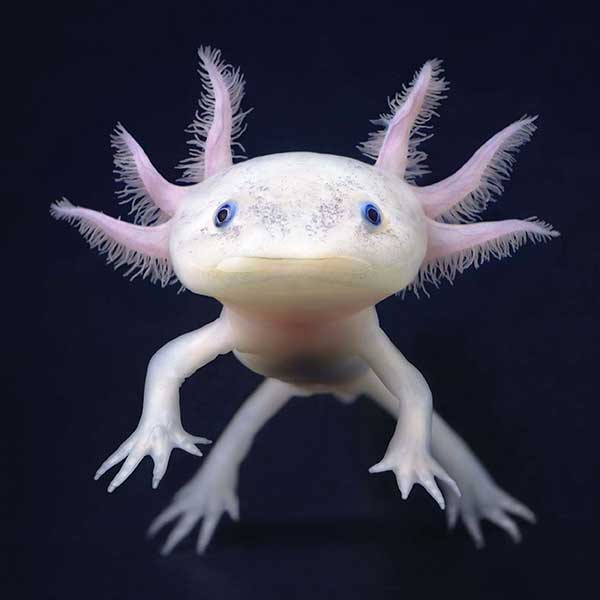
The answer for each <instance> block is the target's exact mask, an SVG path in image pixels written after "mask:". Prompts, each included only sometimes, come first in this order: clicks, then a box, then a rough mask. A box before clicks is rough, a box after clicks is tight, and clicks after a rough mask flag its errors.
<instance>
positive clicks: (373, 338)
mask: <svg viewBox="0 0 600 600" xmlns="http://www.w3.org/2000/svg"><path fill="white" fill-rule="evenodd" d="M199 55H200V62H201V67H202V71H201V73H202V75H203V81H204V92H203V96H202V99H201V101H200V108H201V110H200V111H199V113H198V114H197V115H196V118H195V119H194V121H193V123H192V125H191V128H190V130H191V132H192V134H193V139H192V140H191V153H190V154H191V155H190V157H189V158H188V159H186V161H184V163H183V165H182V167H183V168H184V169H185V171H184V176H183V180H184V181H185V182H187V183H188V184H191V185H175V184H172V183H169V182H167V181H166V180H165V179H164V178H163V177H162V176H161V175H160V174H159V173H158V172H157V171H156V170H155V169H154V167H153V166H152V164H151V162H150V160H149V159H148V157H147V156H146V154H145V153H144V151H143V150H142V149H141V147H140V146H139V145H138V144H137V142H136V141H135V140H134V139H133V137H132V136H131V135H130V134H129V133H128V132H127V131H126V130H125V129H124V128H123V127H122V126H120V125H119V126H118V127H117V129H116V131H115V134H114V136H113V138H112V139H113V145H114V147H115V150H116V154H115V165H116V167H117V171H118V173H119V174H120V176H119V180H120V181H123V182H124V183H125V187H124V189H123V190H122V192H121V193H122V194H123V196H124V198H125V201H127V202H130V207H131V212H132V214H133V215H134V223H129V222H126V221H122V220H120V219H113V218H112V217H109V216H107V215H104V214H103V213H99V212H96V211H93V210H89V209H85V208H80V207H75V206H73V205H71V204H70V203H69V202H67V201H66V200H62V201H60V202H58V203H56V204H54V205H53V206H52V208H51V212H52V214H53V215H54V216H55V217H57V218H62V219H67V220H68V221H70V222H71V223H73V224H75V225H76V226H78V228H79V230H80V232H81V233H82V234H83V235H84V236H85V237H86V239H87V240H88V242H89V243H90V245H91V246H92V247H94V248H97V249H98V250H99V251H100V252H101V253H104V254H106V256H107V258H108V261H109V262H111V263H114V264H115V265H116V266H123V265H124V266H126V267H128V268H127V271H126V273H127V274H132V275H134V276H135V275H142V276H143V277H149V278H151V279H152V280H153V281H155V282H159V283H161V284H162V285H163V286H165V285H167V284H169V283H175V282H179V283H180V284H181V286H182V287H183V288H185V289H187V290H190V291H192V292H194V293H197V294H203V295H206V296H211V297H213V298H216V299H217V300H218V301H219V302H220V303H221V304H222V306H223V309H222V312H221V314H220V316H219V318H218V319H217V320H216V321H214V322H212V323H210V324H208V325H206V326H204V327H202V328H201V329H198V330H197V331H192V332H191V333H187V334H185V335H182V336H180V337H178V338H176V339H175V340H173V341H171V342H169V343H168V344H166V345H165V346H164V347H162V348H161V349H160V350H158V352H156V354H155V355H154V356H153V357H152V359H151V360H150V363H149V366H148V370H147V375H146V383H145V389H144V403H143V410H142V416H141V419H140V422H139V425H138V426H137V428H136V429H135V431H134V432H133V433H132V434H131V435H130V436H129V437H128V438H127V439H126V440H125V442H124V443H123V444H122V445H121V446H120V447H119V448H118V449H117V450H116V452H114V453H113V454H112V455H111V456H110V457H109V458H108V459H107V460H106V461H105V462H104V463H103V464H102V465H101V467H100V468H99V469H98V471H97V473H96V478H98V477H100V476H101V475H102V474H104V473H105V472H106V471H107V470H108V469H110V468H112V467H113V466H115V465H116V464H117V463H119V462H121V461H123V460H124V464H123V465H122V466H121V468H120V470H119V471H118V473H117V474H116V476H115V477H114V478H113V480H112V482H111V483H110V485H109V488H108V490H109V491H113V490H114V489H115V488H116V487H117V486H119V485H121V484H122V483H123V482H124V481H125V479H126V478H127V477H129V475H130V474H131V473H132V471H133V470H134V469H135V467H136V466H137V465H138V463H139V462H140V461H141V460H142V458H143V457H144V456H146V455H150V456H151V457H152V459H153V460H154V472H153V487H156V486H157V485H158V483H159V482H160V480H161V478H162V477H163V475H164V474H165V472H166V469H167V463H168V461H169V456H170V453H171V451H172V449H173V448H176V447H177V448H181V449H183V450H186V451H187V452H189V453H191V454H194V455H197V456H201V455H202V454H201V452H200V450H199V449H198V448H197V446H196V444H201V443H208V440H206V439H204V438H201V437H196V436H193V435H190V434H189V433H187V432H186V431H185V430H184V429H183V426H182V423H181V418H180V409H179V388H180V386H181V384H182V383H183V381H184V380H185V379H186V378H187V377H189V376H190V375H191V374H192V373H193V372H194V371H196V370H197V369H199V368H200V367H202V366H204V365H206V364H207V363H209V362H210V361H212V360H214V359H215V358H217V357H218V356H219V355H222V354H226V353H229V352H233V353H234V354H235V356H236V357H237V358H238V359H239V361H240V362H241V363H242V364H244V365H245V366H246V367H248V368H249V369H251V370H252V371H254V372H256V373H259V374H260V375H263V376H264V377H265V379H264V382H263V383H262V384H261V385H260V386H259V387H258V388H257V389H256V391H255V392H254V393H253V394H252V395H251V396H250V397H249V398H248V399H247V400H246V401H245V403H244V404H243V405H242V407H241V408H240V409H239V411H238V412H237V414H236V415H235V416H234V418H233V420H232V422H231V423H230V424H229V426H228V427H227V428H226V430H225V431H224V433H223V434H222V436H221V437H220V439H219V440H218V442H217V443H216V445H215V447H214V449H213V450H212V452H211V453H210V454H209V456H208V458H207V459H206V461H205V463H204V464H203V466H202V468H201V469H200V471H199V472H198V474H197V475H196V476H195V477H194V478H193V479H192V480H191V481H190V482H189V483H188V484H187V485H186V486H184V488H183V489H182V490H181V491H180V492H179V493H178V494H177V495H176V496H175V498H174V500H173V503H172V504H171V505H170V506H169V507H168V508H167V509H166V510H165V511H164V512H163V513H162V514H161V515H159V516H158V518H157V519H156V520H155V521H154V523H153V524H152V526H151V528H150V531H151V533H155V532H156V531H158V530H159V529H160V528H161V527H163V526H164V525H166V524H167V523H169V522H171V521H174V520H176V519H177V524H176V525H175V527H174V528H173V530H172V531H171V533H170V535H169V536H168V538H167V541H166V543H165V545H164V547H163V552H164V553H168V552H170V551H171V550H172V549H173V547H174V546H175V545H176V544H177V543H179V542H180V541H181V539H183V537H184V536H185V535H187V534H188V533H189V532H190V531H191V529H192V528H193V527H194V525H195V524H196V523H197V522H198V521H199V520H200V519H203V521H202V526H201V529H200V534H199V537H198V544H197V548H198V550H199V551H204V549H205V548H206V546H207V544H208V543H209V541H210V539H211V537H212V535H213V533H214V531H215V528H216V526H217V524H218V521H219V519H220V517H221V516H222V515H223V514H224V513H225V512H227V513H228V514H229V515H230V516H231V517H232V518H234V519H237V518H238V517H239V505H238V497H237V480H238V469H239V466H240V464H241V462H242V461H243V459H244V457H245V456H246V454H247V452H248V450H249V448H250V446H251V444H252V441H253V439H254V437H255V435H256V434H257V432H258V431H259V430H260V428H261V427H262V426H263V425H264V423H265V422H266V421H267V420H268V419H269V418H270V417H271V416H273V415H274V414H275V413H276V412H277V411H279V410H280V409H281V408H282V407H283V406H284V405H285V404H286V402H287V401H288V400H289V399H290V398H291V397H294V396H309V395H311V394H314V393H323V392H325V393H331V394H333V395H334V396H335V397H337V398H339V399H341V400H343V401H351V400H352V399H354V398H356V397H357V396H359V395H361V394H366V395H367V396H369V397H371V398H372V399H373V400H375V401H376V402H377V403H378V404H380V405H381V406H382V407H383V408H384V409H385V410H387V411H388V412H389V413H390V414H391V415H393V416H394V417H395V418H396V419H397V424H396V429H395V432H394V434H393V436H392V439H391V441H390V443H389V446H388V448H387V451H386V453H385V455H384V457H383V458H382V459H381V460H380V461H379V462H378V463H377V464H375V465H374V466H373V467H371V469H370V472H372V473H379V472H382V471H393V473H394V474H395V476H396V479H397V482H398V486H399V488H400V492H401V495H402V497H403V498H406V497H407V496H408V494H409V492H410V490H411V488H412V487H413V485H414V484H415V483H418V484H421V485H422V486H424V487H425V488H426V489H427V491H428V492H429V493H430V494H431V496H432V497H433V498H434V499H435V500H436V502H437V503H438V504H439V506H440V507H441V508H442V509H444V508H445V510H446V513H447V519H448V523H449V525H450V526H454V524H455V523H456V522H457V519H458V517H459V516H460V517H461V518H462V520H463V522H464V524H465V526H466V527H467V529H468V531H469V533H470V535H471V536H472V538H473V539H474V541H475V543H476V545H477V546H482V545H483V543H484V540H483V535H482V531H481V525H480V521H481V520H482V519H484V518H485V519H488V520H490V521H492V522H494V523H495V524H497V525H498V526H500V527H502V528H503V529H505V530H506V531H507V532H508V533H509V534H510V536H511V537H512V538H513V539H514V540H515V541H518V540H519V539H520V531H519V528H518V525H517V523H516V522H515V520H514V518H513V517H514V516H515V515H516V516H519V517H521V518H524V519H526V520H529V521H534V519H535V517H534V514H533V512H532V511H531V510H530V509H529V508H528V507H526V506H525V505H524V504H522V503H521V502H519V501H517V500H516V499H514V498H513V497H511V496H510V495H509V494H508V493H506V492H505V491H504V490H502V489H501V488H500V487H499V486H498V485H497V484H496V483H495V482H494V480H493V479H492V477H491V476H490V475H489V474H488V472H487V471H486V469H485V468H484V467H483V466H482V465H481V463H480V462H479V461H478V460H477V458H476V457H475V456H474V455H473V453H472V452H471V450H470V449H469V448H468V447H467V445H466V444H465V443H464V442H463V441H462V440H461V438H460V437H459V436H458V435H457V434H456V433H454V432H453V431H452V430H451V429H450V427H449V426H448V425H447V424H446V423H445V422H444V421H443V420H442V419H441V418H440V417H439V416H438V415H437V414H436V413H435V412H433V410H432V395H431V392H430V390H429V387H428V385H427V383H426V381H425V379H424V378H423V376H422V375H421V374H420V373H419V371H418V370H417V369H416V368H415V367H414V366H413V365H412V364H410V363H409V362H408V360H407V359H406V358H405V357H404V356H403V355H402V354H401V353H400V351H399V350H398V349H397V348H396V347H395V346H394V344H393V343H392V342H391V341H390V339H389V338H388V336H387V335H386V334H385V333H384V332H383V330H382V329H381V327H380V325H379V321H378V317H377V313H376V310H375V305H376V304H377V303H378V302H380V301H381V300H383V299H385V298H387V297H388V296H391V295H393V294H395V293H398V292H401V291H404V290H407V289H413V290H415V291H416V292H419V291H420V290H421V291H422V290H424V289H425V286H426V285H427V284H437V283H438V282H439V281H440V280H441V279H444V278H445V279H449V280H453V278H454V277H455V275H456V274H457V273H460V272H462V271H463V270H464V269H466V268H467V267H469V266H475V267H477V266H478V265H480V264H481V263H482V262H484V261H486V260H487V259H488V258H489V257H490V256H495V257H498V258H501V257H504V256H507V255H509V254H510V253H511V252H512V251H513V250H515V249H516V248H517V247H518V246H519V245H521V243H523V242H524V241H526V240H528V239H529V240H534V241H535V240H541V239H547V238H550V237H553V236H555V235H557V232H556V231H555V230H553V229H552V228H551V227H550V226H549V225H547V224H546V223H543V222H541V221H538V220H535V219H527V220H506V221H498V222H470V221H474V220H476V218H477V216H478V213H479V212H481V211H482V210H483V209H484V208H485V207H486V205H487V204H488V202H490V201H491V200H493V199H494V195H495V194H497V193H498V192H501V191H502V181H503V180H504V179H505V178H506V177H507V176H508V173H509V170H510V166H511V164H512V161H513V156H512V153H514V151H516V150H517V149H518V148H519V146H520V145H521V144H523V143H524V142H525V141H527V140H528V139H529V137H530V135H531V133H532V132H533V130H534V128H535V125H534V118H529V117H524V118H522V119H520V120H519V121H516V122H515V123H512V124H511V125H509V126H508V127H506V128H505V129H503V130H502V131H500V132H499V133H498V134H496V135H495V136H494V137H492V138H491V139H490V140H489V141H488V142H486V143H485V144H484V145H483V146H482V147H481V148H480V149H479V150H478V151H477V152H476V153H475V154H474V155H473V156H472V158H471V159H470V160H469V161H468V162H467V163H466V164H465V165H464V166H463V167H462V168H461V169H460V170H459V171H457V172H456V173H454V174H453V175H451V176H450V177H448V178H446V179H444V180H442V181H440V182H438V183H435V184H432V185H429V186H417V185H416V184H415V182H414V179H415V178H416V177H417V176H418V175H420V174H421V173H423V172H425V169H424V166H423V164H422V161H423V159H424V158H425V153H424V152H423V151H422V150H420V149H419V144H420V143H421V142H422V141H423V140H424V139H425V138H426V137H428V136H427V135H426V129H427V127H428V125H427V124H428V122H429V120H430V118H431V117H432V116H433V115H434V114H436V113H435V111H436V108H437V106H438V104H439V101H440V100H441V99H442V98H443V97H444V93H445V91H446V89H447V82H446V81H445V79H443V77H442V73H441V65H440V62H439V61H437V60H434V61H429V62H427V63H426V64H425V65H424V66H423V68H422V69H421V70H420V71H419V72H418V73H417V74H416V75H415V77H414V79H413V81H412V83H411V85H410V86H409V87H407V88H405V89H404V91H403V92H402V93H400V94H398V95H397V96H395V97H394V98H392V100H391V101H390V103H389V104H390V112H389V113H388V114H384V115H382V116H381V118H380V119H379V120H377V121H375V123H376V124H378V125H379V126H380V129H379V130H378V131H376V132H374V133H373V134H372V135H371V137H370V138H369V140H368V141H367V142H365V143H364V144H363V145H362V147H361V149H362V150H363V152H364V153H365V154H366V155H367V156H369V157H371V158H373V159H375V162H374V164H368V163H366V162H363V161H359V160H355V159H351V158H345V157H341V156H333V155H327V154H317V153H310V152H289V153H282V154H275V155H270V156H263V157H258V158H254V159H250V160H246V161H242V162H235V163H234V158H235V156H234V154H233V150H232V149H233V148H235V147H236V144H238V142H236V139H237V137H238V136H239V134H240V133H241V131H242V130H243V121H244V118H245V116H246V114H247V113H246V112H243V111H242V110H241V107H240V103H241V99H242V96H243V92H244V80H243V78H242V76H241V74H240V72H239V70H238V69H234V68H233V67H231V66H230V65H227V64H226V63H225V62H224V61H223V60H222V59H221V56H220V53H219V52H218V51H215V50H211V49H209V48H206V49H201V50H200V53H199ZM436 478H437V480H438V481H439V484H440V487H441V490H440V487H438V483H437V482H436ZM442 491H443V494H442ZM511 515H512V516H511Z"/></svg>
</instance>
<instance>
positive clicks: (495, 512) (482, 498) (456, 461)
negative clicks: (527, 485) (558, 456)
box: [361, 373, 535, 548]
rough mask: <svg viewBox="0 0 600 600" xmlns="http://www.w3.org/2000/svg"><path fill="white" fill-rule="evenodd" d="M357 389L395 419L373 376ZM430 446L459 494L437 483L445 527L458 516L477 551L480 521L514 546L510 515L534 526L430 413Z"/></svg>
mask: <svg viewBox="0 0 600 600" xmlns="http://www.w3.org/2000/svg"><path fill="white" fill-rule="evenodd" d="M361 387H362V390H361V391H362V392H363V393H364V394H366V395H368V396H369V397H371V398H372V399H373V400H375V402H377V403H378V404H379V405H380V406H382V407H383V408H384V409H385V410H386V411H387V412H389V413H390V414H391V415H392V416H394V417H397V415H398V409H399V407H398V401H397V399H396V398H395V397H394V396H393V395H392V394H391V393H390V392H389V391H388V389H387V388H386V387H385V386H384V385H383V383H382V382H381V381H380V380H379V379H378V378H377V377H376V376H375V375H374V374H373V373H370V374H369V375H367V376H366V377H365V378H364V380H363V381H362V382H361ZM431 445H432V454H433V456H434V458H435V460H437V461H438V462H439V463H440V464H441V465H442V466H443V467H444V469H445V470H446V471H447V472H448V473H449V475H450V476H451V477H452V478H453V479H454V480H455V481H456V483H457V485H458V487H459V489H460V492H461V496H460V497H458V496H457V495H456V494H455V493H454V492H453V491H452V490H451V489H450V488H449V487H448V486H447V485H446V484H445V483H444V482H443V481H441V482H440V483H441V485H442V489H443V491H444V495H445V497H446V517H447V521H448V527H449V528H451V529H452V528H454V526H455V525H456V522H457V520H458V517H459V516H460V518H461V519H462V521H463V523H464V525H465V527H466V529H467V531H468V532H469V535H470V536H471V537H472V538H473V541H474V542H475V545H476V546H477V548H481V547H483V546H484V538H483V533H482V530H481V521H482V520H483V519H486V520H488V521H491V522H492V523H494V524H496V525H497V526H498V527H501V528H502V529H504V530H505V531H506V532H507V533H508V535H510V537H511V538H512V540H513V541H514V542H516V543H518V542H519V541H520V540H521V533H520V531H519V527H518V525H517V523H516V522H515V520H514V519H513V518H512V516H517V517H521V518H522V519H525V520H526V521H529V522H530V523H535V515H534V514H533V512H532V511H531V510H530V509H529V508H527V506H525V505H524V504H522V503H521V502H519V501H518V500H515V499H514V498H513V497H512V496H510V495H509V494H507V493H506V492H505V491H504V490H503V489H501V488H500V487H499V486H498V485H497V484H496V482H495V481H494V480H493V479H492V477H491V476H490V474H489V473H488V472H487V471H486V469H485V468H484V466H483V465H482V464H481V463H480V462H479V461H478V460H477V458H476V457H475V455H474V454H473V452H472V451H471V450H470V449H469V447H468V446H467V445H466V444H465V442H464V441H463V440H462V439H461V438H460V437H459V436H458V434H456V433H455V432H454V431H453V430H452V429H451V428H450V427H449V426H448V425H447V424H446V423H445V422H444V421H443V420H442V418H441V417H440V416H439V415H438V414H436V413H434V414H433V421H432V438H431Z"/></svg>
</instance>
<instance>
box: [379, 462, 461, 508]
mask: <svg viewBox="0 0 600 600" xmlns="http://www.w3.org/2000/svg"><path fill="white" fill-rule="evenodd" d="M384 471H393V472H394V475H395V476H396V481H397V482H398V487H399V488H400V493H401V494H402V498H403V499H404V500H406V498H407V497H408V494H409V493H410V491H411V489H412V487H413V486H414V484H415V483H419V484H421V485H422V486H423V487H424V488H425V489H426V490H427V491H428V492H429V493H430V494H431V496H432V497H433V499H434V500H435V501H436V502H437V503H438V504H439V506H440V508H441V509H442V510H444V507H445V506H446V504H445V501H444V496H442V492H441V491H440V489H439V487H438V486H437V483H436V482H435V478H436V477H437V478H438V479H439V480H440V481H442V482H444V483H445V484H446V486H447V489H448V490H451V494H450V495H454V496H456V497H457V498H459V497H460V491H459V489H458V486H457V485H456V483H455V481H454V479H452V478H451V477H450V475H448V473H446V471H445V470H444V469H443V467H442V466H441V465H440V464H439V463H438V462H437V461H436V460H435V459H434V458H433V457H432V456H430V455H429V454H428V453H425V452H408V451H396V452H394V453H393V454H388V455H386V456H385V457H384V458H383V460H381V461H380V462H378V463H377V464H376V465H373V466H372V467H371V468H370V469H369V473H382V472H384Z"/></svg>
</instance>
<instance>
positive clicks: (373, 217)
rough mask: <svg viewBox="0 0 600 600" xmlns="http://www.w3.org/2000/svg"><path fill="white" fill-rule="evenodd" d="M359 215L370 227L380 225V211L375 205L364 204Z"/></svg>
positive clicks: (370, 203)
mask: <svg viewBox="0 0 600 600" xmlns="http://www.w3.org/2000/svg"><path fill="white" fill-rule="evenodd" d="M361 213H362V216H363V218H364V219H365V221H367V222H369V223H370V224H371V225H375V226H377V225H381V211H380V210H379V207H378V206H377V205H376V204H373V203H372V202H365V203H364V204H363V205H362V207H361Z"/></svg>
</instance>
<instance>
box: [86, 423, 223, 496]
mask: <svg viewBox="0 0 600 600" xmlns="http://www.w3.org/2000/svg"><path fill="white" fill-rule="evenodd" d="M210 443H211V442H210V440H207V439H206V438H203V437H198V436H193V435H190V434H189V433H187V431H185V430H184V429H183V427H182V426H181V424H179V423H169V424H157V423H140V425H139V426H138V428H137V429H136V430H135V431H134V432H133V433H132V434H131V435H130V436H129V437H128V438H127V439H126V440H125V441H124V442H123V443H122V444H121V445H120V446H119V447H118V448H117V449H116V450H115V452H113V453H112V454H111V455H110V456H109V457H108V458H107V459H106V460H105V461H104V462H103V463H102V464H101V465H100V467H99V469H98V470H97V471H96V474H95V475H94V479H96V480H97V479H100V477H102V475H104V473H106V471H108V470H109V469H111V468H112V467H114V466H115V465H116V464H118V463H119V462H121V461H122V460H125V462H124V463H123V465H122V467H121V469H120V470H119V472H118V473H117V474H116V475H115V477H114V478H113V480H112V481H111V482H110V484H109V486H108V491H109V492H112V491H114V490H115V489H116V488H117V487H119V486H120V485H121V484H122V483H123V482H124V481H125V480H126V479H127V478H128V477H129V476H130V475H131V473H133V471H134V470H135V468H136V467H137V466H138V464H139V463H140V462H141V460H142V459H143V458H144V456H146V455H150V456H151V457H152V460H153V461H154V472H153V475H152V487H153V488H156V487H158V484H159V483H160V480H161V479H162V478H163V476H164V474H165V472H166V470H167V466H168V464H169V457H170V456H171V452H172V450H173V448H181V449H182V450H185V451H186V452H189V453H190V454H193V455H194V456H202V452H200V450H199V449H198V448H196V444H210Z"/></svg>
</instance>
